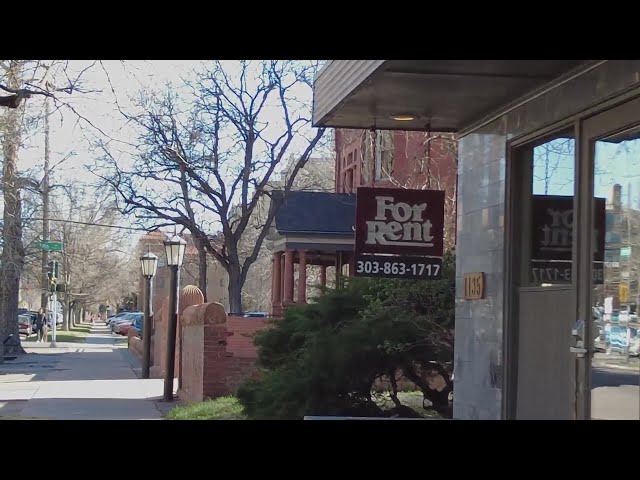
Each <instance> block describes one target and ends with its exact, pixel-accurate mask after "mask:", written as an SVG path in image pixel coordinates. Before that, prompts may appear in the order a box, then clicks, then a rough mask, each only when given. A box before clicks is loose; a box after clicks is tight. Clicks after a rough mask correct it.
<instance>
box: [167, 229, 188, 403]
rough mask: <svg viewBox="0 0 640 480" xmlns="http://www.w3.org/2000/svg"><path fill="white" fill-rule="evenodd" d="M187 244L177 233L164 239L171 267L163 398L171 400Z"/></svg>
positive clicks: (168, 262)
mask: <svg viewBox="0 0 640 480" xmlns="http://www.w3.org/2000/svg"><path fill="white" fill-rule="evenodd" d="M186 246H187V242H185V241H184V240H183V239H182V238H180V237H179V236H178V235H174V236H173V237H172V238H170V239H167V240H165V241H164V249H165V252H166V254H167V265H168V266H169V268H170V269H171V283H170V291H169V315H168V322H169V323H168V325H167V364H166V368H165V372H164V400H165V401H167V402H170V401H172V400H173V374H174V371H175V356H176V331H177V329H178V288H180V285H179V284H180V267H181V266H182V260H183V258H184V251H185V248H186Z"/></svg>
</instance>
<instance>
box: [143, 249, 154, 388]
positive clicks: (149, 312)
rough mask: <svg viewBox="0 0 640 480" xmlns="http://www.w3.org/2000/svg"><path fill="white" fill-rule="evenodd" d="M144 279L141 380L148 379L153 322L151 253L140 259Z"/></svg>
mask: <svg viewBox="0 0 640 480" xmlns="http://www.w3.org/2000/svg"><path fill="white" fill-rule="evenodd" d="M140 265H141V266H142V275H143V276H144V279H145V292H144V293H145V299H144V322H143V323H142V332H140V333H141V334H142V345H143V352H142V378H149V367H150V364H151V324H152V322H153V277H155V276H156V270H157V269H158V257H157V256H156V255H154V254H153V253H151V252H147V253H145V254H144V255H143V256H141V257H140Z"/></svg>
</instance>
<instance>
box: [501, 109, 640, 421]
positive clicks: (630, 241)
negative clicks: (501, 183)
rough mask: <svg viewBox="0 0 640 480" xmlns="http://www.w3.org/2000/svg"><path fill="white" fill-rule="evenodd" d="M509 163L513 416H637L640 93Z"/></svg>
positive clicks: (515, 152)
mask: <svg viewBox="0 0 640 480" xmlns="http://www.w3.org/2000/svg"><path fill="white" fill-rule="evenodd" d="M508 168H509V176H508V179H509V188H508V192H509V194H508V195H509V196H508V198H509V202H508V205H509V207H508V228H507V265H508V277H507V285H508V288H507V292H508V294H507V309H506V320H507V321H506V330H505V352H506V355H507V358H508V361H507V365H508V367H507V372H506V384H505V405H506V408H505V410H506V411H505V417H506V418H509V419H557V420H565V419H635V420H638V419H640V360H639V359H638V354H639V353H640V336H639V333H638V332H639V328H638V327H639V321H638V318H639V317H640V98H635V99H632V100H630V101H627V102H625V103H622V104H618V105H617V106H614V107H612V108H610V109H608V110H605V111H603V112H601V113H598V114H595V115H591V116H588V117H586V116H583V118H574V119H572V120H571V121H568V122H567V123H566V124H565V125H564V127H561V128H558V129H556V130H555V131H552V132H551V133H548V134H546V135H545V136H543V137H540V138H534V139H532V140H531V141H529V142H528V143H520V144H518V145H517V146H515V147H514V148H513V149H512V150H511V155H510V160H509V167H508Z"/></svg>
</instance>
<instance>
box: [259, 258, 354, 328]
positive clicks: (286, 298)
mask: <svg viewBox="0 0 640 480" xmlns="http://www.w3.org/2000/svg"><path fill="white" fill-rule="evenodd" d="M354 260H355V257H354V255H353V252H344V251H338V252H333V253H328V252H321V251H318V250H306V249H303V248H300V249H295V250H294V249H288V250H284V251H279V252H275V253H274V254H273V258H272V260H271V266H272V277H271V280H272V284H271V307H272V309H271V314H272V315H273V316H275V317H278V316H281V315H282V311H283V308H286V307H287V306H290V305H296V304H298V305H300V304H306V303H307V290H308V287H309V286H310V285H309V283H308V281H307V279H308V275H307V273H308V272H307V267H309V266H318V267H320V272H319V273H320V275H319V276H320V282H319V283H318V284H316V285H311V286H314V287H318V288H320V289H323V288H326V287H327V271H328V269H329V268H331V272H330V273H331V275H330V276H329V278H330V279H333V283H334V284H335V285H337V284H338V283H339V282H340V278H341V277H342V276H344V275H349V276H351V275H353V271H354ZM296 265H298V269H297V270H298V272H297V280H298V282H297V284H296V275H295V273H296V272H295V271H296V268H295V266H296Z"/></svg>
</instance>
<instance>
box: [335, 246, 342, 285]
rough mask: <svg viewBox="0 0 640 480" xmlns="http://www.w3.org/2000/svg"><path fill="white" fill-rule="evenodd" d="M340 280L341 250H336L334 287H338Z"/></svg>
mask: <svg viewBox="0 0 640 480" xmlns="http://www.w3.org/2000/svg"><path fill="white" fill-rule="evenodd" d="M341 280H342V252H336V288H340V282H341Z"/></svg>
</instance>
